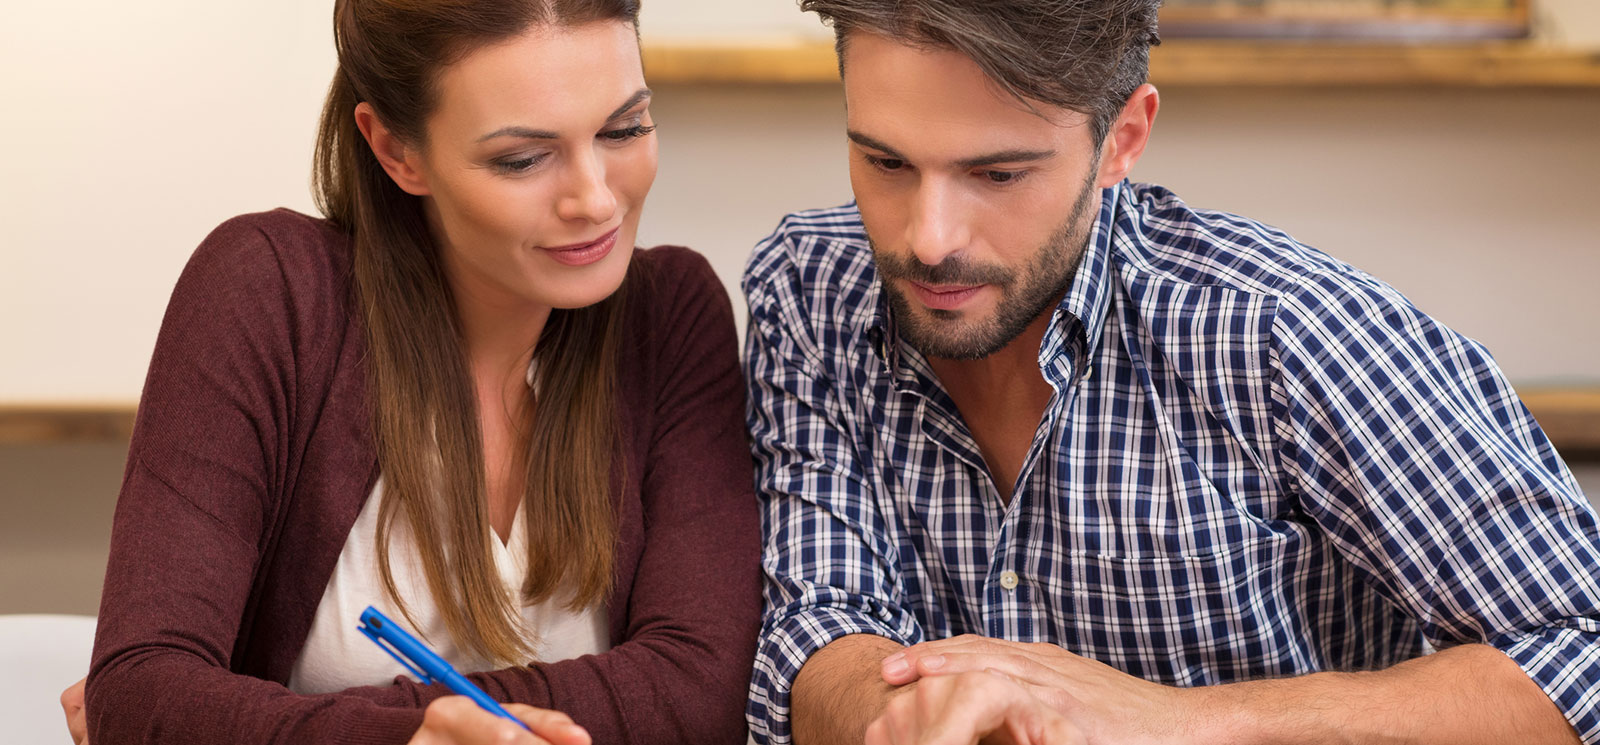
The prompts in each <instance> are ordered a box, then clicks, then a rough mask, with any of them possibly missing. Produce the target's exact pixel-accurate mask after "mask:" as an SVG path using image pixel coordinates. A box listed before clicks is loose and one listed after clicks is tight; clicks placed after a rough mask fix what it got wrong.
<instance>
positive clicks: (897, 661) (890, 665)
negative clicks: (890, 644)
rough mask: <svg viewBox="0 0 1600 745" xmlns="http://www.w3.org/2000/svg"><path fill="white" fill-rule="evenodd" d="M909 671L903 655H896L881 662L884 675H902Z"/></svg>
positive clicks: (909, 667)
mask: <svg viewBox="0 0 1600 745" xmlns="http://www.w3.org/2000/svg"><path fill="white" fill-rule="evenodd" d="M910 669H911V665H909V664H907V663H906V658H905V655H900V654H897V655H895V656H893V657H890V658H889V659H886V660H884V661H883V674H884V675H904V674H905V673H906V672H907V671H909V670H910Z"/></svg>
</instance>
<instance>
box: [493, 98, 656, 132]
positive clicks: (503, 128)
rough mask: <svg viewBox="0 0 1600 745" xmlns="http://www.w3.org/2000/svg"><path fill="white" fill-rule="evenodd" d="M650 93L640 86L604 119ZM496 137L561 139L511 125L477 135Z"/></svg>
mask: <svg viewBox="0 0 1600 745" xmlns="http://www.w3.org/2000/svg"><path fill="white" fill-rule="evenodd" d="M650 95H651V93H650V89H649V88H640V89H639V90H637V91H634V92H633V95H631V96H629V97H628V100H627V101H624V102H623V104H622V105H621V106H618V107H617V108H616V110H615V111H612V112H611V114H610V115H609V116H607V117H606V119H608V120H610V119H615V118H617V117H619V116H622V115H623V114H626V113H628V109H631V108H633V107H635V106H638V105H639V104H640V102H642V101H645V100H646V99H648V98H650ZM496 137H520V138H522V139H525V140H559V139H561V135H559V134H556V133H555V132H551V131H550V130H548V129H533V128H531V127H517V126H513V127H501V128H499V129H497V130H495V131H493V132H490V133H489V134H486V135H484V136H482V137H479V138H478V142H484V141H486V140H492V139H494V138H496Z"/></svg>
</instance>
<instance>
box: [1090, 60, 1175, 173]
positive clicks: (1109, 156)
mask: <svg viewBox="0 0 1600 745" xmlns="http://www.w3.org/2000/svg"><path fill="white" fill-rule="evenodd" d="M1160 108H1161V94H1160V93H1157V92H1156V87H1155V86H1153V85H1151V84H1149V83H1145V84H1144V85H1141V86H1139V88H1138V89H1137V90H1135V91H1134V92H1133V95H1131V96H1128V101H1127V102H1126V103H1124V104H1123V105H1122V113H1120V114H1118V115H1117V118H1116V119H1115V120H1113V121H1112V122H1111V129H1110V131H1108V132H1106V139H1105V142H1104V143H1102V145H1101V153H1102V157H1101V158H1100V175H1099V177H1098V178H1097V179H1096V180H1095V185H1096V186H1099V187H1100V188H1102V189H1104V188H1106V187H1109V186H1115V185H1117V184H1118V183H1120V182H1121V181H1122V180H1123V179H1125V178H1127V177H1128V172H1129V171H1132V170H1133V166H1134V164H1135V163H1138V162H1139V156H1141V155H1143V154H1144V147H1145V145H1147V144H1149V142H1150V130H1151V129H1152V128H1153V127H1155V124H1156V110H1157V109H1160Z"/></svg>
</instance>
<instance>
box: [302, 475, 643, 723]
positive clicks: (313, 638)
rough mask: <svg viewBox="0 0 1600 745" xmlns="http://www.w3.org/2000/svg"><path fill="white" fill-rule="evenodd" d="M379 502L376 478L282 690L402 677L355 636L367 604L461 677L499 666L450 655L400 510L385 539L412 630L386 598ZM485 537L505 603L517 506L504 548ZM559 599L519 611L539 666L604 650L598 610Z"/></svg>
mask: <svg viewBox="0 0 1600 745" xmlns="http://www.w3.org/2000/svg"><path fill="white" fill-rule="evenodd" d="M382 497H383V479H381V478H380V479H379V480H378V483H377V484H376V485H374V486H373V487H372V494H371V495H370V496H368V498H367V503H366V506H365V507H363V508H362V509H361V515H360V517H357V518H356V524H355V527H353V528H351V529H350V536H349V537H348V538H346V539H345V543H344V550H343V551H342V552H340V554H339V563H338V565H336V566H335V567H334V569H333V577H332V578H331V579H329V580H328V587H327V589H326V590H324V591H323V593H322V600H321V602H320V603H318V605H317V615H316V618H315V620H313V621H312V623H311V634H310V636H309V637H307V639H306V645H305V648H304V649H302V650H300V657H299V659H297V660H295V663H294V671H293V672H292V673H291V674H290V675H289V690H291V691H294V692H295V693H305V694H310V693H332V692H335V691H342V690H344V689H346V688H351V687H354V686H367V685H388V684H390V683H392V682H393V681H394V678H395V676H396V675H401V674H404V673H405V669H404V668H402V667H400V663H398V662H396V661H395V660H394V658H392V657H390V656H389V655H388V653H387V652H384V651H383V649H382V648H380V647H379V646H378V645H377V644H374V643H373V642H372V640H371V639H368V638H367V637H366V636H365V635H363V634H362V633H361V632H360V631H357V630H356V627H357V626H359V625H360V618H361V612H362V611H364V610H366V608H367V606H368V605H371V606H373V607H375V608H377V609H378V610H379V611H382V612H383V614H384V615H386V616H388V617H389V618H390V619H392V620H393V621H395V622H396V623H400V624H404V625H406V626H407V629H406V630H407V631H410V632H411V633H412V635H414V636H416V637H417V638H419V639H421V640H422V641H423V642H424V643H426V644H427V645H428V646H429V647H431V648H432V649H433V651H435V652H438V653H439V656H440V657H443V658H445V660H447V661H449V663H450V664H451V665H452V666H453V667H455V669H456V670H457V671H458V672H461V673H463V674H466V673H473V672H482V671H485V670H491V669H495V668H497V667H500V666H499V665H493V664H491V663H489V662H487V661H485V660H482V659H479V658H478V657H477V656H476V655H471V654H468V653H466V652H464V651H462V650H460V649H457V648H456V645H455V643H454V642H453V641H451V639H450V633H449V632H448V631H447V630H446V627H445V624H444V619H443V618H442V617H441V616H440V615H439V610H438V606H436V605H434V602H433V596H432V594H431V593H429V592H428V580H427V577H426V575H425V574H423V569H422V562H421V560H420V558H419V556H418V554H417V550H416V539H415V537H414V536H413V535H412V532H411V526H410V523H409V522H408V521H407V520H406V517H405V514H404V513H403V512H402V513H400V514H397V515H396V516H395V520H394V527H393V529H392V531H391V532H390V536H389V569H390V571H391V572H392V573H393V574H394V584H395V589H396V590H398V591H399V594H400V597H401V598H403V599H404V600H405V603H406V608H408V609H410V611H411V617H412V619H414V620H415V621H416V626H415V627H414V628H413V627H411V624H409V623H407V622H406V620H405V616H403V615H401V613H400V609H399V608H397V607H395V605H394V603H393V602H391V601H390V600H389V596H388V594H387V593H385V592H384V591H383V580H382V578H381V577H379V575H378V547H377V542H378V541H377V537H378V532H377V531H378V506H379V504H380V503H381V502H382ZM491 539H492V540H490V541H489V543H490V545H491V547H492V550H493V552H494V562H495V566H496V568H498V569H499V571H500V578H501V580H502V581H504V582H505V586H506V588H507V589H508V591H509V592H510V593H511V596H512V597H520V596H521V591H522V580H523V578H524V577H525V576H526V575H527V572H528V566H527V563H528V537H527V534H526V532H525V531H524V530H523V508H522V507H518V508H517V515H516V518H515V521H514V522H513V524H512V526H511V535H510V537H509V542H508V543H504V544H502V543H501V542H500V538H499V536H496V535H492V534H491ZM565 599H566V598H564V597H557V598H552V599H551V600H547V601H545V602H543V603H540V604H539V605H535V606H524V607H523V609H522V618H523V623H524V624H525V628H526V629H528V630H529V631H531V632H532V634H531V635H532V637H533V638H534V639H536V640H537V644H536V645H535V647H534V649H535V652H536V658H537V659H538V661H540V662H556V661H558V660H566V659H572V658H574V657H579V656H581V655H585V654H598V653H600V652H604V651H606V650H607V649H610V647H611V644H610V635H609V634H608V633H607V626H606V620H607V619H606V610H605V607H604V605H603V604H602V605H597V606H593V607H590V608H586V609H584V610H582V611H580V612H577V613H573V612H572V611H569V610H567V609H566V608H564V607H562V601H564V600H565Z"/></svg>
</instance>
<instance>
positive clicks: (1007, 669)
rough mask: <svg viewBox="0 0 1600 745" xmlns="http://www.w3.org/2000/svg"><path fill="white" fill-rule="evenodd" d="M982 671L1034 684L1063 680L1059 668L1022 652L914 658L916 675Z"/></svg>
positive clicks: (954, 654)
mask: <svg viewBox="0 0 1600 745" xmlns="http://www.w3.org/2000/svg"><path fill="white" fill-rule="evenodd" d="M985 670H998V671H1000V672H1003V673H1005V674H1007V675H1009V676H1011V677H1012V678H1015V679H1016V680H1018V681H1020V682H1025V683H1032V684H1034V685H1042V686H1057V685H1063V684H1065V683H1066V678H1065V676H1063V675H1062V674H1061V673H1060V672H1059V671H1057V670H1055V669H1054V668H1052V667H1050V666H1048V665H1045V664H1043V663H1041V662H1039V661H1038V660H1036V659H1033V658H1031V657H1028V656H1026V655H1021V654H1014V653H1004V654H992V653H971V654H967V653H960V652H946V653H944V654H936V655H928V656H926V657H922V658H919V659H918V660H917V677H930V676H935V675H960V674H962V673H977V672H983V671H985Z"/></svg>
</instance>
